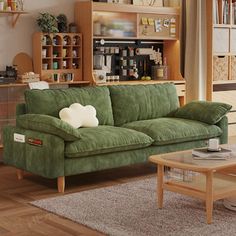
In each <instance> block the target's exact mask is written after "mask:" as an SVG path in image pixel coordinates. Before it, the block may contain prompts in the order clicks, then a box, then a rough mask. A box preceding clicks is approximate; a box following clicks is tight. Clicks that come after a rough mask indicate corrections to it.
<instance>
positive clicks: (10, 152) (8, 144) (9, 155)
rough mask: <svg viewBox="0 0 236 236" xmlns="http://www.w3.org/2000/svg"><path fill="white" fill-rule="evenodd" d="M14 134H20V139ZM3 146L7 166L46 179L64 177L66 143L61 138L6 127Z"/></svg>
mask: <svg viewBox="0 0 236 236" xmlns="http://www.w3.org/2000/svg"><path fill="white" fill-rule="evenodd" d="M14 134H18V139H16V138H14ZM19 135H20V136H19ZM34 141H35V142H34ZM3 145H4V148H3V161H4V163H5V164H8V165H11V166H15V167H17V168H19V169H23V170H26V171H29V172H32V173H35V174H38V175H41V176H44V177H46V178H57V177H59V176H64V146H65V142H64V140H63V139H61V138H60V137H58V136H55V135H51V134H46V133H42V132H37V131H32V130H25V129H22V128H18V127H13V126H5V127H4V128H3Z"/></svg>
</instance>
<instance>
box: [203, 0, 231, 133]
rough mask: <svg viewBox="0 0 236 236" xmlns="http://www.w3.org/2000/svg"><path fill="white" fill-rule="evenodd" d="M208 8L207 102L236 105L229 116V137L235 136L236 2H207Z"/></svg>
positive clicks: (219, 0) (220, 0) (211, 0)
mask: <svg viewBox="0 0 236 236" xmlns="http://www.w3.org/2000/svg"><path fill="white" fill-rule="evenodd" d="M224 3H225V4H226V3H228V5H225V4H224ZM216 4H217V7H218V13H217V11H216V7H215V6H216ZM206 5H207V29H208V30H207V32H208V35H207V38H208V40H207V41H208V47H207V55H208V56H207V74H208V76H207V78H208V80H207V99H208V100H212V101H217V102H222V101H223V102H226V103H229V104H231V105H232V106H233V109H232V111H231V112H230V113H229V114H228V115H227V116H228V119H229V125H230V126H229V135H236V131H235V130H236V116H235V114H236V113H235V111H236V102H235V99H233V94H235V90H236V46H235V45H236V24H235V23H236V15H235V16H234V11H233V9H234V8H236V3H234V1H233V0H228V1H225V0H217V1H216V0H210V1H206ZM225 7H226V8H225ZM216 13H217V15H218V17H216ZM224 15H225V17H224Z"/></svg>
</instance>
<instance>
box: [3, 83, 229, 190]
mask: <svg viewBox="0 0 236 236" xmlns="http://www.w3.org/2000/svg"><path fill="white" fill-rule="evenodd" d="M75 102H78V103H81V104H82V105H93V106H94V107H95V108H96V111H97V118H98V120H99V126H98V127H95V128H79V129H74V128H73V127H72V126H70V125H69V124H67V123H66V122H64V121H62V120H60V119H59V118H58V113H59V111H60V110H61V109H62V108H64V107H68V106H70V105H71V104H72V103H75ZM230 109H231V106H230V105H227V104H223V103H211V102H200V101H195V102H192V103H189V104H187V105H185V106H183V107H181V108H180V107H179V101H178V96H177V93H176V88H175V86H174V84H171V83H165V84H159V85H119V86H117V85H115V86H98V87H82V88H68V89H48V90H27V91H26V92H25V104H20V105H18V107H17V120H16V126H14V127H13V126H6V127H4V130H3V144H4V156H3V159H4V162H5V163H6V164H8V165H11V166H15V167H16V168H17V169H18V177H19V178H21V177H22V171H23V170H25V171H29V172H31V173H34V174H37V175H40V176H43V177H46V178H57V179H58V191H59V192H63V191H64V185H65V176H69V175H76V174H80V173H86V172H92V171H98V170H103V169H108V168H115V167H120V166H126V165H131V164H135V163H142V162H146V161H147V160H148V157H149V156H150V155H153V154H158V153H166V152H173V151H179V150H184V149H191V148H196V147H202V146H205V145H206V140H208V139H209V138H214V137H219V139H220V141H221V143H227V129H228V122H227V118H226V116H225V114H226V113H227V112H228V111H229V110H230Z"/></svg>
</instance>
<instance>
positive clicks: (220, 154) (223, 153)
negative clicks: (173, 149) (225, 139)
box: [192, 148, 232, 160]
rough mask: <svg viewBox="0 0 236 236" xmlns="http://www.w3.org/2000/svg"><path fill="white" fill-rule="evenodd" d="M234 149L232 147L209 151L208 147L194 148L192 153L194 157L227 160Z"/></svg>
mask: <svg viewBox="0 0 236 236" xmlns="http://www.w3.org/2000/svg"><path fill="white" fill-rule="evenodd" d="M231 153H232V151H231V150H230V149H225V148H221V149H220V151H209V149H208V148H197V149H193V151H192V155H193V158H194V159H208V160H209V159H210V160H225V159H228V158H230V156H231Z"/></svg>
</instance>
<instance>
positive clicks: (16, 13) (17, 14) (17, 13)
mask: <svg viewBox="0 0 236 236" xmlns="http://www.w3.org/2000/svg"><path fill="white" fill-rule="evenodd" d="M2 14H5V15H10V16H11V26H12V27H13V28H14V27H15V25H16V22H17V20H18V19H19V17H20V15H23V14H28V12H25V11H0V15H2Z"/></svg>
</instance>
